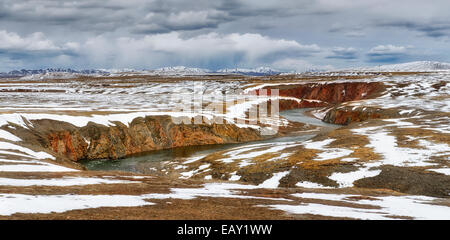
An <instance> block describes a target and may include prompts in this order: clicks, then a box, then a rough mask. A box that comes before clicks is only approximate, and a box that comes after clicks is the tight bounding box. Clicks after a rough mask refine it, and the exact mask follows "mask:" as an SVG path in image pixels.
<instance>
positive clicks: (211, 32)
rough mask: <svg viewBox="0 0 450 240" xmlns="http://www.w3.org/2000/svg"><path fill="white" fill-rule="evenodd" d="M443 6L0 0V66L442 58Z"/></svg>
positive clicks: (446, 29) (369, 1)
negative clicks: (41, 59)
mask: <svg viewBox="0 0 450 240" xmlns="http://www.w3.org/2000/svg"><path fill="white" fill-rule="evenodd" d="M405 6H407V7H405ZM449 8H450V2H449V1H446V0H434V1H433V4H430V3H427V2H424V1H419V0H396V1H391V0H365V1H355V0H283V1H279V0H264V1H261V0H215V1H210V0H195V1H194V0H126V1H123V0H76V1H74V0H59V1H56V0H0V51H1V56H0V68H2V67H3V68H4V66H8V68H9V67H10V66H12V64H14V63H17V62H21V63H23V65H24V66H27V65H30V66H36V65H37V63H36V62H37V61H39V60H38V59H39V56H45V57H46V59H47V60H49V63H48V64H54V63H59V62H61V64H68V66H67V67H71V65H73V66H80V65H81V66H85V64H89V66H90V67H93V68H96V67H105V68H108V67H130V68H141V67H149V66H167V65H175V64H187V65H190V66H196V67H209V68H221V67H233V66H240V67H254V66H258V65H261V64H263V65H265V66H273V67H276V66H279V67H282V68H283V69H288V68H291V69H303V68H313V66H316V65H320V66H328V65H330V64H333V65H335V64H336V65H337V66H339V67H341V66H345V65H350V64H354V63H355V62H358V63H359V62H361V63H364V60H365V61H366V63H369V64H370V63H378V62H389V61H391V62H392V61H403V60H407V59H410V57H411V54H412V53H411V51H410V49H409V48H408V47H403V46H408V45H414V46H416V48H415V51H414V57H417V58H420V57H421V56H422V57H423V56H438V57H439V56H440V60H442V59H446V58H448V57H447V56H449V54H448V53H449V51H450V47H448V46H447V45H445V44H444V43H443V42H445V40H447V37H448V36H450V34H449V33H450V21H449V20H448V19H449V18H448V16H449V14H448V10H447V9H449ZM400 9H401V10H400ZM399 29H400V30H401V31H399ZM418 32H419V33H421V34H420V35H419V34H417V33H418ZM423 36H427V37H423ZM443 40H444V41H443ZM436 43H438V44H436ZM439 43H441V44H439ZM390 44H394V45H390ZM337 46H346V47H345V48H342V47H337ZM374 46H375V47H374ZM430 46H432V47H430ZM419 50H420V51H422V52H420V51H419ZM11 59H14V60H11ZM357 59H359V60H361V61H355V60H357ZM16 60H17V61H16ZM19 60H20V61H19ZM425 60H430V59H425ZM311 63H312V64H311ZM300 66H302V67H300ZM49 67H51V66H49Z"/></svg>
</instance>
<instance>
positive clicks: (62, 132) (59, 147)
mask: <svg viewBox="0 0 450 240" xmlns="http://www.w3.org/2000/svg"><path fill="white" fill-rule="evenodd" d="M32 123H33V128H32V129H31V130H28V131H22V132H23V134H22V135H23V136H26V137H25V139H27V141H28V142H33V143H36V144H38V145H40V146H42V147H44V148H46V149H48V150H50V151H52V152H54V153H55V154H56V155H59V156H61V157H66V158H69V159H70V160H72V161H78V160H81V159H117V158H122V157H125V156H127V155H131V154H136V153H142V152H146V151H151V150H159V149H166V148H174V147H181V146H193V145H206V144H223V143H237V142H244V141H256V140H262V139H263V138H264V137H263V136H261V135H260V133H259V131H257V130H255V129H251V128H239V127H236V126H235V125H231V124H210V125H209V124H178V125H177V124H174V123H173V122H172V120H171V118H170V117H169V116H149V117H145V118H136V119H134V120H133V121H132V122H131V123H130V125H129V126H125V125H124V124H122V123H119V122H116V123H115V124H116V125H115V126H104V125H99V124H96V123H92V122H90V123H88V125H87V126H85V127H82V128H77V127H75V126H73V125H72V124H70V123H65V122H60V121H55V120H48V119H44V120H36V121H32Z"/></svg>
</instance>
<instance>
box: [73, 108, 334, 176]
mask: <svg viewBox="0 0 450 240" xmlns="http://www.w3.org/2000/svg"><path fill="white" fill-rule="evenodd" d="M309 110H312V109H308V108H306V109H293V110H288V111H283V112H281V113H280V115H281V116H283V117H285V118H287V119H288V120H290V121H294V122H302V123H306V124H310V125H315V126H321V127H327V128H330V129H333V128H337V127H338V126H337V125H334V124H328V123H324V122H322V121H320V120H318V119H316V118H313V117H310V116H307V115H305V112H306V111H309ZM314 136H315V135H314V134H302V135H297V136H288V137H279V138H271V139H267V140H263V141H257V142H246V143H235V144H214V145H202V146H186V147H178V148H171V149H164V150H155V151H150V152H146V153H142V154H139V155H134V156H129V157H127V158H123V159H116V160H110V159H104V160H90V161H82V162H81V164H83V165H84V166H85V167H86V168H87V169H89V170H99V171H116V170H119V171H127V172H138V173H148V171H147V170H148V169H152V168H154V169H155V170H157V169H160V168H161V163H163V162H174V161H176V162H183V161H184V160H185V159H186V158H192V157H197V156H205V155H208V154H211V153H214V152H218V151H223V150H228V149H232V148H235V147H239V146H245V145H251V144H255V143H261V144H262V143H274V144H275V143H280V142H301V141H306V140H308V139H310V138H312V137H314Z"/></svg>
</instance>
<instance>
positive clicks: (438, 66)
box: [353, 61, 450, 72]
mask: <svg viewBox="0 0 450 240" xmlns="http://www.w3.org/2000/svg"><path fill="white" fill-rule="evenodd" d="M353 70H358V71H374V72H427V71H440V70H450V63H444V62H433V61H417V62H408V63H400V64H389V65H381V66H376V67H362V68H357V69H353Z"/></svg>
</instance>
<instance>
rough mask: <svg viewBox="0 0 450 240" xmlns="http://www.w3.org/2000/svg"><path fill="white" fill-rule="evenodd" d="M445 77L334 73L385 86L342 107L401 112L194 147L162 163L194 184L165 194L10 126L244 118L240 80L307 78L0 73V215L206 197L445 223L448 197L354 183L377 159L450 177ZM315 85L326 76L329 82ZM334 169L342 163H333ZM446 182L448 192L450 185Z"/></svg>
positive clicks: (253, 85)
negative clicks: (324, 128)
mask: <svg viewBox="0 0 450 240" xmlns="http://www.w3.org/2000/svg"><path fill="white" fill-rule="evenodd" d="M449 79H450V74H449V73H448V72H445V71H443V72H437V73H426V74H413V75H391V76H390V75H383V76H372V75H370V76H368V77H367V78H365V79H358V80H352V79H346V78H345V76H342V77H340V78H339V79H335V80H330V81H335V82H346V81H380V82H383V83H385V85H387V89H386V90H385V92H383V93H382V94H381V96H379V97H378V98H374V99H368V100H361V101H354V102H347V103H343V104H341V105H340V106H338V107H347V108H348V107H351V108H354V109H362V108H365V107H371V108H382V109H395V110H397V111H398V113H399V115H400V116H401V117H397V118H390V119H382V120H377V121H376V122H375V121H374V122H370V124H366V123H364V122H363V123H359V124H353V125H351V126H349V127H346V128H343V129H339V130H336V131H337V132H336V131H331V132H330V133H329V134H328V135H324V136H319V137H316V138H311V137H309V138H307V139H297V140H292V141H281V142H277V141H273V142H262V143H252V144H246V145H242V146H235V147H232V148H230V149H226V150H222V151H220V152H218V153H214V154H211V153H208V154H204V155H195V154H194V155H193V156H190V157H186V158H183V159H181V160H179V161H177V162H174V163H170V164H168V166H169V167H168V168H167V169H168V170H170V169H175V170H177V171H175V172H178V173H179V174H178V175H177V178H178V177H179V178H180V179H177V181H190V179H194V180H199V181H200V182H201V184H196V185H194V186H192V187H190V186H188V184H184V183H185V182H183V184H184V185H183V186H182V187H179V186H172V185H171V184H168V183H167V184H166V185H167V186H166V187H165V188H164V189H163V190H161V189H158V188H150V187H149V188H148V190H146V189H147V188H146V187H145V186H147V185H145V184H147V182H148V181H150V180H149V178H147V177H141V176H135V177H132V176H130V175H129V174H127V175H126V176H125V175H121V174H113V175H108V174H107V173H95V174H94V173H90V172H89V171H82V170H77V169H74V168H71V167H69V166H66V165H61V164H60V163H59V162H57V161H56V159H55V157H54V156H52V155H51V154H50V153H49V152H44V151H41V150H39V149H35V148H33V147H32V146H28V145H26V144H23V142H22V139H20V138H18V137H17V136H15V135H14V130H15V129H14V126H12V125H11V123H14V124H17V125H19V126H23V127H26V128H32V127H33V126H32V124H31V123H30V122H29V120H33V119H44V118H47V119H55V120H61V121H66V122H70V123H72V124H74V125H75V126H84V125H86V124H87V123H88V122H89V121H93V122H96V123H99V124H103V125H113V123H112V121H120V122H122V123H124V124H128V123H129V122H130V121H131V120H132V119H134V118H136V117H139V116H147V115H164V114H169V115H172V116H196V115H199V114H201V115H203V116H205V117H207V118H211V117H212V116H224V117H225V119H228V120H231V119H234V118H241V119H242V118H244V117H245V112H246V111H247V110H248V109H249V108H250V107H251V106H252V105H253V104H248V103H241V102H240V100H241V99H243V98H248V96H244V95H242V94H241V92H232V91H231V90H235V89H240V88H246V89H247V90H246V91H247V92H250V91H251V90H255V89H259V88H261V87H263V86H270V85H271V84H272V85H274V86H276V85H280V84H283V85H290V84H298V83H299V82H310V81H314V80H306V81H305V80H286V79H283V80H282V81H281V80H280V81H279V82H276V81H275V82H271V83H267V82H260V81H253V80H249V79H244V80H238V79H235V78H233V79H225V80H223V79H222V80H218V79H207V78H206V77H205V79H204V80H205V81H203V82H202V84H198V83H197V84H196V83H195V81H190V80H189V79H181V78H180V79H176V80H173V79H170V81H161V80H158V79H156V80H155V79H150V80H148V79H145V80H144V79H142V78H136V79H134V78H127V79H114V78H110V79H106V80H105V79H103V80H99V79H92V80H89V81H81V80H74V79H64V80H58V81H56V80H55V81H45V80H30V81H28V80H26V79H25V80H24V79H22V80H8V81H6V80H1V82H0V126H1V127H2V129H0V215H1V216H3V217H6V216H14V214H21V213H22V214H40V213H41V214H53V213H66V212H67V213H68V214H69V212H70V211H72V210H84V211H89V209H98V208H102V209H103V207H110V208H111V207H113V208H114V207H117V208H120V207H127V208H130V209H133V208H139V207H149V208H151V207H152V206H155V205H158V204H162V202H164V203H168V202H172V201H174V200H176V199H178V200H182V201H187V202H189V201H194V200H196V199H203V198H217V199H222V198H224V199H229V198H236V199H242V200H243V201H249V202H251V203H252V206H254V207H260V208H261V209H264V211H270V210H281V211H283V212H284V213H285V214H290V215H289V216H296V215H307V216H310V215H317V216H325V217H338V218H357V219H395V218H407V219H408V218H413V219H449V217H450V208H449V207H448V206H449V204H450V203H449V198H446V197H430V196H420V195H413V194H402V193H398V192H395V193H393V194H391V193H389V192H382V193H379V192H377V191H378V190H370V191H367V192H363V193H360V194H358V193H355V192H352V191H353V189H355V188H356V187H355V183H356V182H357V181H359V180H363V179H366V178H367V179H368V178H372V177H376V176H380V174H381V173H382V169H383V168H382V167H384V166H393V167H402V168H408V169H409V168H411V169H415V170H420V171H422V172H428V173H434V174H439V176H447V177H448V175H450V172H449V169H450V163H449V162H448V160H449V157H450V146H449V142H448V139H449V137H448V136H449V133H450V116H449V115H448V114H449V112H450V101H449V92H450V89H449V88H450V86H449ZM319 82H320V84H326V82H327V81H323V80H320V81H319ZM225 92H232V94H231V95H229V97H230V98H229V99H227V100H226V101H225V102H232V103H231V104H230V105H229V107H228V110H229V111H227V113H225V114H224V115H220V114H217V113H216V112H214V111H209V110H207V111H196V109H200V108H199V106H197V107H198V108H197V107H195V106H193V111H182V110H183V108H181V109H180V104H181V106H182V105H183V104H187V103H188V102H190V98H191V97H192V96H193V94H194V93H197V94H199V95H201V96H203V100H204V101H206V103H217V102H220V103H222V102H223V99H220V98H218V96H219V97H220V96H222V94H223V93H225ZM172 93H177V94H176V95H175V96H174V95H173V94H172ZM180 96H182V97H180ZM268 99H269V98H268V97H264V96H263V97H258V98H254V99H252V101H253V103H260V102H264V101H267V100H268ZM297 100H298V101H301V99H297ZM326 110H327V109H320V110H318V111H316V114H315V115H316V116H319V117H320V116H321V117H323V116H324V114H323V113H324V112H325V111H326ZM436 114H438V115H436ZM265 123H268V124H271V125H286V124H287V121H286V120H285V119H271V118H267V119H265ZM244 126H248V124H245V125H244ZM254 126H255V127H258V126H257V125H256V124H254ZM333 133H335V134H333ZM303 134H305V133H303ZM340 134H341V135H340ZM344 137H346V138H345V139H346V140H343V141H347V142H344V143H343V142H342V139H344ZM355 139H356V140H355ZM352 141H354V142H352ZM363 150H364V151H365V152H363ZM299 159H301V160H299ZM305 159H307V160H305ZM341 165H344V166H346V167H348V169H347V168H346V169H341V168H338V167H336V166H341ZM329 166H332V168H331V167H330V168H328V167H329ZM306 167H308V168H306ZM167 169H166V170H167ZM259 169H268V170H267V171H268V173H269V174H268V176H265V177H264V179H260V180H261V181H259V183H253V182H251V181H248V182H249V183H251V184H244V183H243V182H245V181H247V180H246V179H249V177H248V176H249V175H248V174H249V173H250V172H252V171H259ZM299 169H309V170H310V171H319V170H320V171H322V169H325V170H323V172H320V174H322V175H321V177H322V178H320V181H319V180H317V179H315V178H304V179H303V178H302V177H304V175H301V174H300V175H299V174H298V171H299ZM317 169H319V170H317ZM220 171H225V173H226V174H225V175H226V177H225V178H222V179H221V181H220V180H219V179H217V177H216V176H217V175H216V173H217V172H220ZM246 174H247V175H246ZM302 174H303V173H302ZM168 175H169V174H168ZM299 176H300V177H299ZM168 179H170V181H172V180H173V179H171V178H168ZM223 180H227V181H226V182H223ZM167 181H169V180H167ZM287 181H293V182H292V184H291V185H290V186H291V187H293V188H294V189H295V193H289V192H286V193H283V194H278V195H277V194H275V193H274V192H273V191H277V189H278V188H279V187H280V185H281V186H284V185H283V183H286V182H287ZM205 182H206V183H205ZM113 187H114V188H117V189H121V190H120V191H117V192H115V191H113V190H111V188H113ZM444 187H447V188H448V190H449V191H450V185H448V186H444ZM94 189H101V190H95V191H94ZM123 189H127V190H123ZM130 189H139V191H138V190H133V191H131V190H130ZM280 189H281V188H280ZM259 191H266V192H264V194H263V193H261V192H259ZM361 191H362V190H361ZM194 205H195V204H194ZM25 218H26V217H25Z"/></svg>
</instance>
